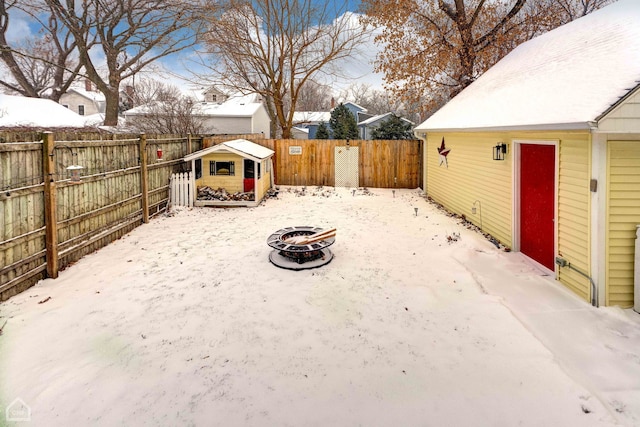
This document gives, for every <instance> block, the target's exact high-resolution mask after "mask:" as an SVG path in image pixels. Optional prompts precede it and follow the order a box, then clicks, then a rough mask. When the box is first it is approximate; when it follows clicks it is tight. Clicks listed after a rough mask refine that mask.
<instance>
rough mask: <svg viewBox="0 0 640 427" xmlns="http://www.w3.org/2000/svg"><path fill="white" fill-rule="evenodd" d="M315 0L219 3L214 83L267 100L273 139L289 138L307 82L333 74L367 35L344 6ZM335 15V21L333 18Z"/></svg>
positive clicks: (213, 32)
mask: <svg viewBox="0 0 640 427" xmlns="http://www.w3.org/2000/svg"><path fill="white" fill-rule="evenodd" d="M331 4H332V3H330V2H317V1H314V0H253V1H249V0H223V1H222V2H221V3H220V4H219V6H220V11H219V12H217V13H214V14H213V15H212V17H211V23H210V30H209V32H208V33H207V36H206V39H205V40H206V45H207V46H208V48H209V53H210V54H211V58H212V59H211V62H210V63H209V68H210V70H211V73H212V75H213V76H212V79H213V80H214V82H217V83H220V84H222V85H224V86H226V87H230V88H234V89H236V90H239V91H241V92H243V93H249V92H255V93H258V94H260V95H261V96H262V98H263V99H264V100H265V104H266V105H265V106H266V108H267V111H268V113H269V116H270V118H271V121H272V130H271V132H272V136H276V134H279V135H281V136H282V137H283V138H288V137H290V135H291V128H292V126H293V113H294V111H295V109H296V107H297V104H298V102H299V100H300V97H301V93H302V91H303V89H304V88H305V86H307V85H308V84H309V81H310V80H312V79H315V78H317V77H319V76H323V75H324V77H327V76H331V75H335V74H336V73H338V70H336V69H335V67H333V66H334V65H335V64H336V63H337V62H338V61H339V60H341V59H343V58H346V57H348V56H350V55H351V54H352V53H353V52H354V50H355V49H356V48H357V47H358V44H359V43H360V41H361V40H363V38H364V37H365V35H366V34H365V31H363V30H362V27H361V26H360V25H359V23H358V22H357V19H355V18H354V16H353V15H352V14H349V13H343V12H344V10H345V7H344V6H343V7H342V8H338V10H336V9H333V7H332V6H331ZM336 16H337V17H336Z"/></svg>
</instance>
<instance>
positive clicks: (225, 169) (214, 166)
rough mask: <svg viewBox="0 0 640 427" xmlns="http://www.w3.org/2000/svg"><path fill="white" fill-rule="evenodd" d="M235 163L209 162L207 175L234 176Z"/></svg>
mask: <svg viewBox="0 0 640 427" xmlns="http://www.w3.org/2000/svg"><path fill="white" fill-rule="evenodd" d="M235 174H236V167H235V162H209V175H232V176H233V175H235Z"/></svg>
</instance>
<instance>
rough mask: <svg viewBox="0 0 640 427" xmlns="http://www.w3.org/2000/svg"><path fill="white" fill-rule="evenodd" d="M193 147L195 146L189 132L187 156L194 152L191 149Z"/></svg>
mask: <svg viewBox="0 0 640 427" xmlns="http://www.w3.org/2000/svg"><path fill="white" fill-rule="evenodd" d="M192 149H193V146H192V142H191V134H190V133H189V134H187V156H188V155H189V154H191V153H192V152H193V151H191V150H192Z"/></svg>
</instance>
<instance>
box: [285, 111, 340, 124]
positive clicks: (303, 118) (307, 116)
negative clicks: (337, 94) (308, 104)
mask: <svg viewBox="0 0 640 427" xmlns="http://www.w3.org/2000/svg"><path fill="white" fill-rule="evenodd" d="M329 120H331V113H330V112H329V111H296V112H294V113H293V123H294V124H318V123H320V122H325V123H329Z"/></svg>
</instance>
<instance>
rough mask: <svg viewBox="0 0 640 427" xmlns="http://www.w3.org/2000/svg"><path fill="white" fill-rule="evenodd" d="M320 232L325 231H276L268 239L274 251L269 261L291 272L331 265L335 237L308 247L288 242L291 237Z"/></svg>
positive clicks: (313, 229) (310, 228) (310, 229)
mask: <svg viewBox="0 0 640 427" xmlns="http://www.w3.org/2000/svg"><path fill="white" fill-rule="evenodd" d="M319 231H323V229H322V228H320V227H309V226H297V227H286V228H283V229H281V230H278V231H276V232H275V233H273V234H272V235H270V236H269V238H268V239H267V244H268V245H269V246H271V247H272V248H273V249H274V250H273V251H271V253H270V254H269V261H271V263H273V264H274V265H275V266H277V267H280V268H286V269H289V270H306V269H309V268H317V267H320V266H323V265H325V264H328V263H330V262H331V260H332V259H333V253H332V252H331V251H330V250H329V246H331V245H333V243H334V242H335V241H336V238H335V237H329V238H328V239H324V240H320V241H319V242H314V243H310V244H308V245H297V244H292V243H287V242H286V239H288V238H290V237H294V236H309V235H311V234H315V233H317V232H319Z"/></svg>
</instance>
